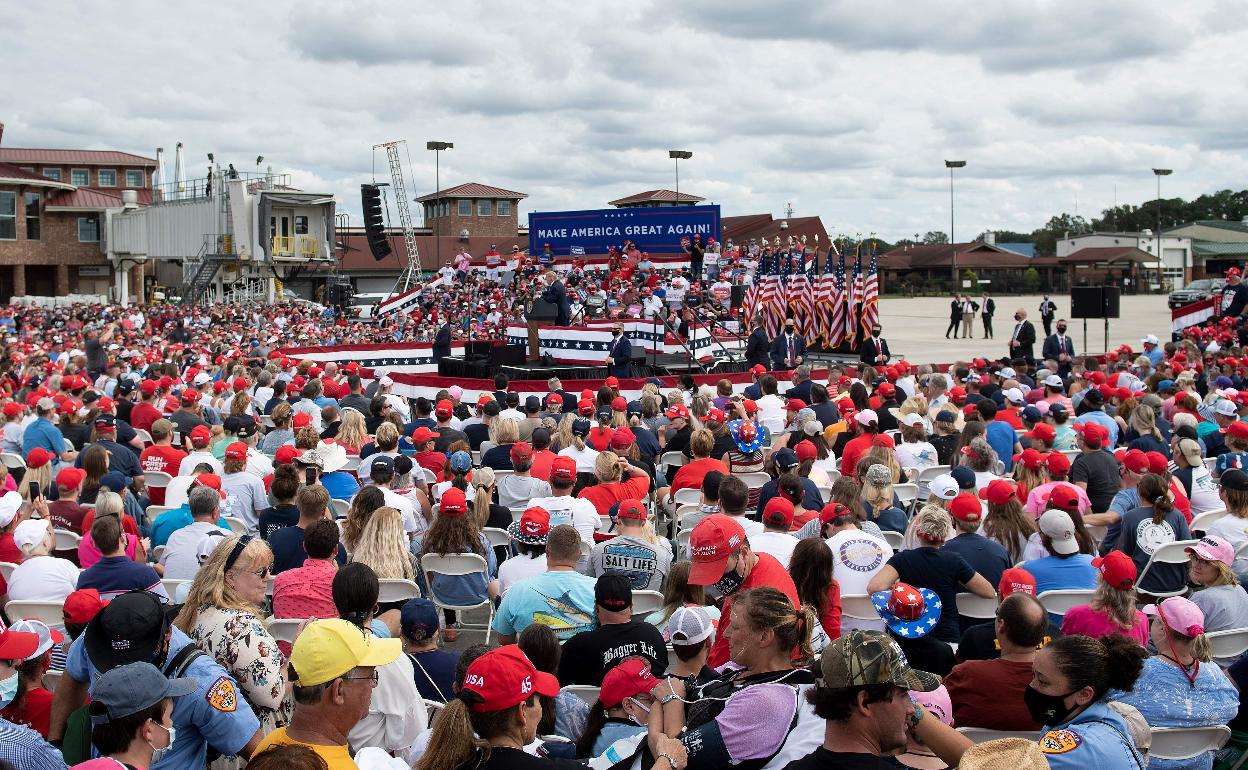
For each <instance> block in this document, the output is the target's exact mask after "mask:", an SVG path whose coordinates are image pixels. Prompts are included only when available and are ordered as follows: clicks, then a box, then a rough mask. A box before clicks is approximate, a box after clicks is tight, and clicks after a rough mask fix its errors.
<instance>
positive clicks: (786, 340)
mask: <svg viewBox="0 0 1248 770" xmlns="http://www.w3.org/2000/svg"><path fill="white" fill-rule="evenodd" d="M805 357H806V340H804V339H802V335H800V334H798V333H797V323H796V322H795V321H794V320H793V319H792V318H786V319H785V321H784V333H783V334H781V335H780V336H779V337H776V340H775V342H772V343H771V368H772V369H773V370H774V371H786V370H789V369H792V368H794V367H797V366H801V365H802V359H803V358H805Z"/></svg>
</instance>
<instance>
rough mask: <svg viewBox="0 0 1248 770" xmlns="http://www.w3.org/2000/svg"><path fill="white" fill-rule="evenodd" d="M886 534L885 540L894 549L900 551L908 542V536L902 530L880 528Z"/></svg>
mask: <svg viewBox="0 0 1248 770" xmlns="http://www.w3.org/2000/svg"><path fill="white" fill-rule="evenodd" d="M880 532H882V533H883V534H884V542H886V543H888V544H889V545H890V546H892V548H893V550H894V551H900V550H901V549H902V547H903V546H904V545H905V544H906V536H905V535H904V534H902V533H901V532H894V531H893V530H891V529H882V530H880Z"/></svg>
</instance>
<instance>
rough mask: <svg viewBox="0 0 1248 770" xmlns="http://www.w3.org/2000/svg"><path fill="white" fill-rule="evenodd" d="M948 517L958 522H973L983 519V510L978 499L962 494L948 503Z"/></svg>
mask: <svg viewBox="0 0 1248 770" xmlns="http://www.w3.org/2000/svg"><path fill="white" fill-rule="evenodd" d="M994 483H995V482H994ZM949 515H950V516H952V517H953V518H955V519H957V520H958V521H966V522H975V521H979V520H980V519H982V518H984V508H983V506H981V505H980V504H979V498H977V497H975V495H971V494H967V493H965V492H963V493H962V494H960V495H958V496H957V497H955V498H953V499H952V500H950V501H949Z"/></svg>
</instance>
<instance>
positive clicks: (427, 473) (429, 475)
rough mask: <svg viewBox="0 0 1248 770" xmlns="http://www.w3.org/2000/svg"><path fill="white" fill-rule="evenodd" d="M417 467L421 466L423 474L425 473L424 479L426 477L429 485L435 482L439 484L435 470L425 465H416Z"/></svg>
mask: <svg viewBox="0 0 1248 770" xmlns="http://www.w3.org/2000/svg"><path fill="white" fill-rule="evenodd" d="M416 467H417V468H420V470H421V473H422V474H423V476H424V479H425V483H426V484H428V485H429V486H433V485H434V484H437V483H438V477H437V476H436V475H434V472H433V471H431V470H429V469H428V468H426V467H424V466H423V465H418V466H416Z"/></svg>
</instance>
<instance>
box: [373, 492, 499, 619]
mask: <svg viewBox="0 0 1248 770" xmlns="http://www.w3.org/2000/svg"><path fill="white" fill-rule="evenodd" d="M381 510H383V511H384V510H386V509H384V508H383V509H381ZM378 513H380V511H378ZM374 518H376V516H374ZM411 552H412V553H413V554H414V555H416V556H417V557H418V558H419V557H423V556H425V555H426V554H438V555H441V556H446V555H447V554H453V553H475V554H477V555H478V556H480V557H482V558H484V559H485V562H486V574H485V575H482V574H481V573H480V572H476V573H473V574H470V575H438V574H436V573H435V574H434V575H433V576H432V578H431V577H430V576H429V575H428V574H426V573H425V572H424V568H423V566H422V567H421V569H420V575H419V580H420V582H421V587H422V588H424V589H425V590H426V593H428V590H429V589H430V588H431V589H432V590H433V591H436V592H437V595H438V598H439V599H441V600H442V601H444V602H446V603H448V604H478V603H480V602H483V601H485V600H486V599H487V598H489V599H491V600H492V599H495V598H497V597H498V561H497V560H496V559H495V557H494V549H493V548H491V547H490V542H489V541H488V540H487V539H486V537H485V535H484V534H482V532H481V527H480V526H479V525H478V524H477V517H476V514H475V512H474V514H473V515H471V516H469V515H468V501H467V500H466V499H465V498H464V493H463V492H462V491H461V490H459V489H457V488H451V489H448V490H446V492H444V493H443V494H442V505H441V508H439V509H438V515H437V517H436V518H435V519H434V520H433V524H431V525H430V526H429V529H428V530H426V531H425V532H423V533H421V534H420V535H419V536H418V537H417V538H416V539H415V540H413V541H412V546H411ZM354 561H362V560H361V559H355V560H354ZM370 566H371V565H370ZM374 571H376V568H374ZM377 576H378V577H381V576H382V575H381V573H380V572H378V573H377ZM454 626H455V613H454V612H453V611H451V610H447V611H446V627H447V628H448V629H450V628H453V627H454ZM456 636H457V634H456V633H454V632H450V631H448V632H443V638H444V639H445V640H446V641H448V642H452V641H454V640H455V637H456Z"/></svg>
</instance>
